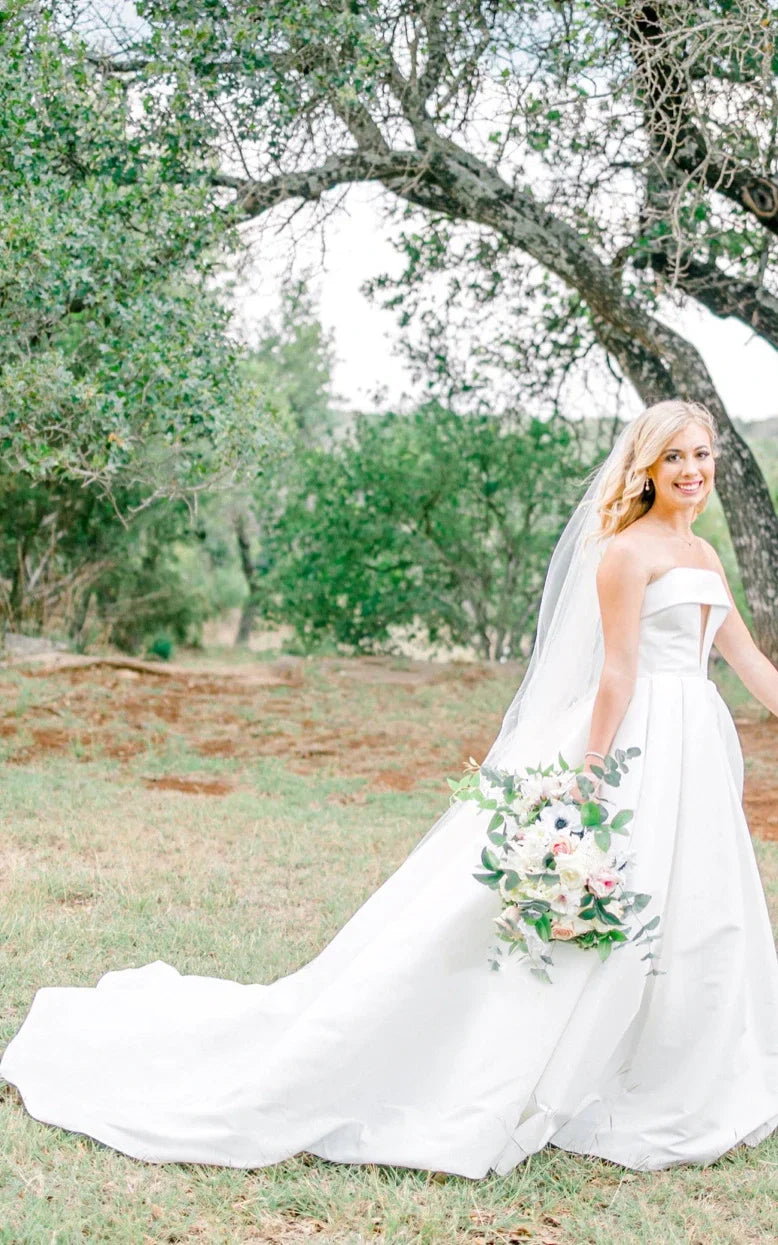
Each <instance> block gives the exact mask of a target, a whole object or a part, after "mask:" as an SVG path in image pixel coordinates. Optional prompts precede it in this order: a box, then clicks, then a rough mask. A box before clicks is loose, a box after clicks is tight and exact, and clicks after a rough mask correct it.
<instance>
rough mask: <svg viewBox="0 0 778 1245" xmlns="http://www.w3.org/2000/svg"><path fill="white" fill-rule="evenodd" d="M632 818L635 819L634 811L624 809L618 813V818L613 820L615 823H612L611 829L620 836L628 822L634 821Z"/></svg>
mask: <svg viewBox="0 0 778 1245" xmlns="http://www.w3.org/2000/svg"><path fill="white" fill-rule="evenodd" d="M632 817H633V813H632V809H631V808H623V809H622V810H621V812H620V813H617V814H616V816H615V817H614V818H613V821H612V822H611V823H610V829H611V830H615V831H616V833H617V834H618V832H619V830H621V828H622V826H626V824H627V822H628V821H631V820H632Z"/></svg>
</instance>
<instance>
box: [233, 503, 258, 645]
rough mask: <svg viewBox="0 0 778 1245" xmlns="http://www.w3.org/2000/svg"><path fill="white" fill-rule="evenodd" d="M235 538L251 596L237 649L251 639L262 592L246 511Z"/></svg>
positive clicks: (238, 518) (243, 614)
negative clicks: (252, 550)
mask: <svg viewBox="0 0 778 1245" xmlns="http://www.w3.org/2000/svg"><path fill="white" fill-rule="evenodd" d="M234 527H235V537H236V539H237V542H238V553H239V555H240V565H241V569H242V570H243V574H244V577H245V580H246V583H247V585H248V590H249V594H248V596H247V597H246V600H245V601H244V603H243V609H242V610H241V614H240V622H239V623H238V631H237V635H236V636H235V647H236V648H237V647H238V646H240V645H247V644H248V642H249V640H250V639H251V632H252V630H253V628H254V623H255V622H256V619H257V615H258V613H259V606H260V590H259V581H260V576H261V570H260V568H259V567H258V566H257V563H256V562H255V561H254V558H253V557H252V554H251V540H250V539H249V532H248V515H247V514H246V511H245V510H240V511H239V512H238V514H237V515H236V516H235V520H234Z"/></svg>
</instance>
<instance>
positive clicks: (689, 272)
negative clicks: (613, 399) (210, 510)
mask: <svg viewBox="0 0 778 1245" xmlns="http://www.w3.org/2000/svg"><path fill="white" fill-rule="evenodd" d="M139 11H140V12H141V14H142V17H143V19H144V21H145V22H146V23H147V27H146V31H145V32H144V33H143V36H142V37H140V38H135V39H134V41H133V40H127V39H125V41H124V44H123V46H122V49H121V51H119V52H116V53H111V54H104V55H97V54H96V55H95V58H94V59H95V60H96V62H97V63H98V64H99V66H100V67H101V69H102V71H103V72H104V73H105V75H106V77H117V76H118V77H119V78H120V79H121V80H122V81H124V82H130V83H132V84H133V89H134V90H136V91H137V92H138V95H139V98H142V99H143V101H144V111H143V115H142V117H141V119H140V122H139V133H142V134H143V136H144V141H145V142H146V143H147V144H151V143H157V144H159V145H162V146H164V147H165V150H166V151H167V152H168V156H167V159H168V161H169V164H168V172H169V173H170V175H171V177H174V178H178V179H179V181H180V182H182V183H183V182H184V181H185V180H186V178H187V176H189V177H191V176H192V171H193V170H198V171H199V172H200V173H202V171H203V168H207V169H208V170H209V176H210V180H211V184H212V187H213V195H214V203H215V204H217V205H218V207H219V208H220V209H221V208H223V207H224V206H225V205H226V204H228V203H229V204H231V205H232V207H233V209H234V210H235V211H237V212H239V213H241V214H242V215H243V217H244V218H255V217H258V216H261V215H262V214H264V213H266V212H268V211H269V210H271V209H276V210H277V211H278V212H281V213H282V214H283V212H286V211H290V212H291V211H293V210H296V209H297V207H298V206H299V200H301V199H302V200H308V201H314V202H318V201H320V200H322V197H323V196H326V195H327V192H329V191H332V190H334V189H336V188H338V187H343V186H346V185H348V184H349V183H353V182H355V181H365V180H372V181H377V182H380V183H381V184H382V185H383V186H384V187H385V188H386V190H387V191H389V192H391V194H392V195H393V196H395V197H396V199H397V201H398V202H402V203H405V204H408V205H411V206H412V207H414V208H420V209H422V218H421V219H422V225H421V232H422V233H424V234H425V235H426V233H427V231H429V230H434V229H437V228H439V225H440V222H441V221H446V222H466V223H467V225H468V226H473V227H475V228H477V229H479V230H481V231H482V232H483V234H484V236H486V237H487V238H489V239H492V240H497V242H498V243H499V248H492V249H493V253H494V254H495V258H496V260H497V261H498V262H499V263H503V262H505V256H506V255H507V257H508V262H509V263H510V264H511V265H512V266H513V269H514V271H519V270H520V271H521V273H522V274H523V275H524V277H525V279H526V280H529V281H535V283H536V285H537V281H538V278H537V274H538V273H540V274H541V280H542V283H543V288H542V289H541V294H542V302H543V303H548V304H549V305H550V308H551V311H550V312H549V314H547V315H545V316H544V315H541V316H539V317H538V318H537V320H536V328H537V332H538V333H543V334H545V335H549V334H550V339H551V341H552V342H553V343H554V344H555V350H553V351H552V352H551V353H552V354H554V355H556V356H557V357H558V359H559V361H560V363H561V364H562V365H564V364H565V362H566V361H568V360H569V357H570V355H569V352H570V351H571V350H572V351H574V352H575V351H580V350H581V349H583V348H584V347H585V345H586V344H587V343H591V344H595V345H596V348H597V349H598V350H602V351H604V352H605V354H606V356H607V358H608V359H609V361H610V364H611V366H612V367H613V368H614V369H615V370H616V371H617V372H618V374H620V375H621V376H623V377H625V378H627V379H628V380H629V381H630V382H631V383H632V384H633V385H634V386H635V388H636V390H637V391H638V393H639V395H640V396H641V398H642V399H643V400H644V401H646V402H649V401H653V400H656V399H658V398H663V397H670V396H682V397H683V396H686V397H690V398H695V399H697V400H701V401H704V402H706V403H707V405H708V406H709V407H710V408H711V410H712V411H713V413H714V415H715V417H716V419H717V422H718V425H719V429H720V433H721V439H722V443H723V455H722V458H721V460H720V462H719V465H718V488H719V492H720V495H721V498H722V502H723V505H724V508H725V511H726V514H727V519H728V522H729V526H730V530H731V533H732V538H733V543H734V546H735V549H736V552H737V556H738V560H739V563H740V566H741V570H742V573H743V579H744V584H745V587H746V592H747V595H748V599H749V602H750V604H751V608H752V613H753V618H754V624H755V628H756V630H757V633H758V635H759V638H760V640H761V642H762V643H763V645H764V646H765V647H766V648H767V649H768V651H773V652H775V651H778V624H777V623H776V619H777V618H778V571H776V568H777V567H778V518H777V517H776V514H775V510H774V508H773V505H772V503H771V500H770V497H769V492H768V490H767V487H766V485H765V482H764V479H763V477H762V475H761V473H760V471H759V469H758V467H757V466H756V463H755V462H754V460H753V457H752V455H751V454H750V453H749V451H748V448H747V446H746V445H745V443H744V442H743V440H742V438H740V437H739V436H738V434H737V432H736V431H735V429H734V427H733V425H732V423H731V421H730V419H729V418H728V414H727V411H726V410H725V407H724V404H723V402H722V401H721V399H720V397H719V395H718V393H717V392H716V389H715V386H714V385H713V382H712V380H711V378H710V375H709V374H708V371H707V369H706V368H705V366H704V364H703V361H702V359H701V357H700V355H699V353H698V352H697V350H696V349H695V348H694V347H693V346H692V344H691V343H690V342H689V341H688V340H686V339H685V338H684V337H683V336H682V335H681V334H680V333H679V332H677V331H675V330H673V329H671V328H670V327H669V326H668V324H667V323H666V320H665V318H664V317H663V315H662V309H663V302H662V300H663V299H667V298H669V299H671V300H672V299H676V300H677V299H681V298H693V299H696V300H697V301H699V302H700V303H702V304H703V305H705V306H706V307H707V308H708V309H709V310H711V311H713V312H714V313H715V314H717V315H735V316H738V317H740V318H741V319H742V320H743V321H744V322H746V323H748V324H749V326H751V327H752V328H753V329H754V331H755V332H757V333H759V334H761V335H762V336H764V337H765V338H766V339H767V340H768V341H770V342H771V343H772V344H774V345H775V344H777V343H778V337H777V336H776V326H777V325H778V317H777V316H776V311H777V310H778V301H777V300H778V291H777V290H776V284H775V281H776V279H775V274H774V271H773V269H772V267H771V264H770V255H771V248H772V246H773V239H774V237H775V233H776V227H777V225H778V182H776V180H775V177H774V174H773V168H774V164H775V131H776V125H775V122H776V117H777V116H778V105H777V103H776V100H777V98H778V97H777V96H776V89H775V71H776V53H775V25H776V15H775V13H774V12H773V11H772V9H771V8H770V7H768V6H766V5H765V4H763V3H762V2H761V0H743V2H742V3H740V4H737V5H734V4H732V3H731V2H730V0H704V2H703V0H694V2H693V3H685V2H684V3H680V0H678V2H674V0H670V2H669V3H667V4H664V5H661V6H658V5H657V6H653V5H648V4H644V3H640V2H639V0H603V2H597V0H527V2H526V3H523V4H521V5H515V4H513V3H507V2H504V0H464V2H462V0H456V2H454V0H337V2H333V3H323V4H317V5H315V6H312V5H309V4H308V3H306V2H305V0H283V2H281V0H275V2H271V3H268V4H264V5H262V6H261V7H256V8H250V9H248V10H247V9H246V8H245V7H244V6H240V5H235V4H231V3H227V2H221V3H214V4H211V5H208V6H205V7H204V6H198V5H195V4H192V3H189V2H188V0H184V2H182V0H160V2H156V0H150V2H148V3H144V4H143V5H142V6H139ZM182 118H185V119H186V120H185V124H184V123H183V122H182V120H181V119H182ZM285 205H286V206H285ZM441 236H442V237H443V239H444V243H445V231H443V233H442V235H441ZM498 250H500V251H502V252H503V253H504V254H502V255H500V254H497V251H498ZM571 324H572V325H573V330H572V331H571V327H570V326H571ZM552 362H553V360H552Z"/></svg>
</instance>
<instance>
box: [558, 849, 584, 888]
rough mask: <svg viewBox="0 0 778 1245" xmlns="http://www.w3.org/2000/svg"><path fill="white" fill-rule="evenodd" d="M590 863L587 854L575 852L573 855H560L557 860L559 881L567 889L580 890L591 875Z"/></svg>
mask: <svg viewBox="0 0 778 1245" xmlns="http://www.w3.org/2000/svg"><path fill="white" fill-rule="evenodd" d="M589 869H590V863H589V861H588V860H587V858H586V854H585V853H584V852H581V851H577V852H573V854H572V856H560V858H559V860H558V861H557V872H558V874H559V881H560V882H561V883H562V885H563V886H564V888H565V889H566V890H571V891H579V890H581V889H582V888H583V886H584V884H585V882H586V879H587V878H588V876H589Z"/></svg>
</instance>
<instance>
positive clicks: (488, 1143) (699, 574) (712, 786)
mask: <svg viewBox="0 0 778 1245" xmlns="http://www.w3.org/2000/svg"><path fill="white" fill-rule="evenodd" d="M728 609H729V603H728V599H727V595H726V592H725V590H724V585H723V583H722V581H721V579H720V577H719V576H718V575H717V574H716V573H715V572H713V571H709V570H697V569H689V568H685V567H676V568H674V569H673V570H671V571H668V572H667V573H666V574H664V575H662V576H660V577H659V578H658V579H656V580H655V581H653V582H652V583H651V584H649V586H648V588H647V589H646V594H645V599H644V603H643V608H642V619H641V633H640V664H639V674H638V678H637V683H636V687H635V692H634V696H633V698H632V700H631V703H630V705H629V708H628V710H627V713H626V716H625V718H624V720H623V722H622V724H621V726H620V728H619V730H618V734H617V737H616V739H615V740H614V744H613V750H615V748H617V747H623V748H627V747H629V746H631V745H637V746H638V747H639V748H640V749H641V755H640V757H639V758H638V759H637V760H636V761H635V762H633V763H632V767H631V769H630V772H629V775H628V776H627V778H626V779H625V780H624V782H623V784H622V787H621V788H620V789H619V790H618V792H617V793H616V798H617V801H618V803H619V805H621V806H625V807H632V808H634V809H635V817H634V819H633V822H632V823H631V825H632V834H631V840H632V847H633V849H634V851H635V852H636V854H637V860H636V866H635V873H634V875H633V883H634V886H635V889H638V890H641V891H648V892H650V893H651V894H652V896H653V902H652V905H651V906H650V907H649V908H648V909H647V910H646V913H645V919H648V917H649V916H650V915H651V914H652V913H654V912H658V913H660V914H661V918H662V919H661V924H660V927H659V930H660V932H661V935H662V937H661V941H660V942H659V943H657V944H655V945H656V947H657V949H658V951H659V958H658V962H657V967H658V968H659V969H660V970H661V975H656V976H647V975H646V964H645V963H644V962H642V961H641V956H642V955H643V952H644V948H638V947H637V946H635V945H633V944H626V945H625V946H624V947H623V948H621V949H619V950H618V951H617V952H615V953H614V954H613V955H612V956H611V958H610V959H609V960H608V961H606V962H605V963H601V962H600V960H599V958H598V957H597V955H596V954H595V953H593V952H589V951H583V950H581V949H579V948H577V947H574V946H570V945H566V944H560V943H557V944H555V952H554V958H555V968H554V970H553V977H554V981H553V984H551V985H548V984H545V983H543V982H540V981H538V980H536V979H535V978H534V977H532V976H531V975H530V973H529V971H528V969H527V967H526V965H525V964H523V963H521V962H519V961H517V960H514V959H511V960H510V961H508V962H507V963H506V964H505V965H504V967H502V968H501V969H500V971H498V972H492V971H489V969H488V966H487V951H488V948H489V946H490V944H491V942H492V932H493V931H492V917H493V916H494V915H495V913H496V911H497V907H498V900H497V898H496V896H495V894H494V893H493V892H492V891H489V890H487V889H486V888H485V887H483V886H481V885H479V884H478V883H477V882H475V881H474V880H473V877H472V871H473V869H474V868H477V867H478V856H479V853H480V849H481V845H482V842H483V830H484V826H483V817H484V814H483V813H481V812H479V811H478V810H477V809H475V808H474V806H472V805H460V806H458V807H457V808H456V809H455V810H452V812H451V813H450V814H447V815H446V818H445V819H444V824H443V825H442V827H441V829H440V830H439V832H434V833H432V834H431V835H430V836H428V837H427V838H426V839H424V840H422V842H421V844H420V845H419V846H418V847H417V848H416V849H415V850H414V851H413V852H412V853H411V855H410V856H409V857H408V859H407V860H406V861H405V863H404V864H403V865H402V866H401V867H400V868H399V869H398V870H397V872H396V873H395V874H394V875H393V876H392V877H391V878H390V879H389V880H388V881H387V882H386V883H385V884H384V885H383V886H382V887H381V888H380V889H379V890H378V891H377V892H376V893H375V894H374V895H373V896H372V897H371V898H370V899H369V900H368V901H367V903H365V904H364V906H363V907H362V908H361V909H360V910H359V911H358V912H357V913H356V914H355V915H354V916H353V917H352V918H351V920H350V921H349V922H348V923H347V924H346V925H345V926H344V927H343V929H342V930H341V931H340V932H339V933H338V934H337V936H336V937H335V938H334V939H333V941H332V942H331V943H330V944H329V946H327V947H326V948H325V949H324V951H322V952H321V954H320V955H318V956H317V957H316V958H315V959H314V960H312V961H311V962H310V963H309V964H308V965H306V966H305V967H304V968H302V969H300V970H299V971H298V972H295V973H292V974H291V975H290V976H288V977H285V978H282V979H280V980H278V981H276V982H274V983H273V984H272V985H239V984H237V983H235V982H230V981H222V980H218V979H216V978H210V977H197V976H189V977H182V976H180V975H179V974H178V973H177V972H176V970H175V969H174V968H172V967H170V966H169V965H166V964H163V963H159V962H158V963H154V964H149V965H147V966H145V967H143V968H139V969H128V970H126V971H122V972H112V973H108V974H107V975H106V976H104V977H103V978H102V980H101V981H100V982H99V984H98V985H97V987H96V988H94V989H84V988H77V989H73V988H62V987H56V988H46V989H41V990H40V991H39V992H38V994H37V996H36V998H35V1000H34V1002H33V1005H32V1009H31V1011H30V1014H29V1016H28V1018H27V1019H26V1021H25V1022H24V1024H23V1026H22V1028H21V1030H20V1032H19V1033H18V1035H17V1036H16V1037H15V1038H14V1040H13V1041H12V1042H11V1044H10V1045H9V1047H8V1049H7V1051H6V1053H5V1057H4V1059H3V1061H2V1065H0V1072H1V1073H2V1075H3V1076H4V1077H5V1078H6V1080H8V1081H10V1082H11V1083H12V1084H14V1085H16V1086H17V1087H18V1088H19V1090H20V1091H21V1093H22V1095H23V1097H24V1101H25V1104H26V1106H27V1109H28V1111H29V1112H30V1113H31V1114H32V1115H33V1116H35V1117H36V1118H37V1119H39V1120H43V1121H46V1122H48V1123H50V1124H57V1125H60V1126H61V1127H64V1128H67V1129H72V1130H75V1131H77V1132H81V1133H86V1134H88V1135H89V1136H91V1137H95V1138H98V1139H99V1140H100V1141H102V1142H105V1143H106V1144H108V1145H110V1146H113V1147H114V1148H116V1149H117V1150H120V1151H123V1152H124V1153H126V1154H129V1155H133V1156H135V1157H136V1158H139V1159H145V1160H150V1161H153V1162H163V1161H168V1160H173V1161H175V1160H180V1161H188V1162H198V1163H213V1164H221V1165H227V1166H236V1167H259V1166H263V1165H265V1164H269V1163H275V1162H277V1161H278V1160H281V1159H284V1158H286V1157H287V1156H289V1155H292V1154H296V1153H297V1152H299V1151H308V1152H311V1153H313V1154H317V1155H320V1156H322V1157H323V1158H325V1159H331V1160H336V1161H339V1162H354V1163H367V1162H370V1163H386V1164H396V1165H399V1166H403V1167H417V1168H426V1169H432V1170H442V1171H446V1172H454V1173H459V1174H461V1175H463V1176H468V1177H482V1176H484V1175H485V1174H486V1173H487V1172H489V1171H490V1170H494V1171H496V1172H498V1173H506V1172H508V1171H510V1170H511V1169H512V1168H513V1167H514V1166H515V1165H516V1164H517V1163H519V1162H521V1160H522V1159H524V1158H525V1157H526V1156H527V1155H529V1154H531V1153H533V1152H534V1151H537V1150H539V1149H540V1148H541V1147H543V1146H545V1145H546V1143H548V1142H551V1143H553V1144H554V1145H556V1146H561V1147H563V1148H565V1149H566V1150H571V1151H576V1152H580V1153H583V1154H590V1155H599V1156H602V1157H603V1158H606V1159H611V1160H613V1161H614V1162H616V1163H619V1164H623V1165H624V1166H626V1167H631V1168H637V1169H653V1168H661V1167H666V1166H669V1165H671V1164H674V1163H680V1162H687V1161H692V1162H698V1163H703V1162H709V1161H711V1160H713V1159H715V1158H717V1157H718V1156H719V1155H720V1154H722V1153H723V1152H724V1151H726V1150H728V1149H729V1148H730V1147H732V1146H734V1145H736V1144H737V1143H738V1142H741V1141H747V1142H749V1143H752V1144H754V1143H756V1142H757V1141H759V1140H761V1139H762V1138H763V1137H765V1136H766V1135H767V1134H768V1133H769V1132H771V1131H772V1129H773V1128H775V1127H776V1125H778V961H777V960H776V952H775V945H774V942H773V937H772V933H771V929H770V923H769V919H768V914H767V908H766V904H765V899H764V894H763V891H762V887H761V883H760V879H759V875H758V872H757V867H756V862H755V858H754V853H753V850H752V846H751V842H750V839H749V833H748V828H747V826H746V822H745V819H744V816H743V812H742V808H741V800H740V797H741V784H742V756H741V752H740V746H739V742H738V739H737V735H736V733H735V728H734V725H733V722H732V719H731V717H730V715H729V712H728V710H727V709H726V707H725V705H724V703H723V701H722V700H721V698H720V696H719V694H718V692H717V691H716V688H715V686H714V685H713V683H712V682H710V681H709V680H708V679H707V677H706V674H707V662H708V655H709V652H710V647H711V643H712V641H713V638H714V635H715V632H716V630H717V628H718V626H719V625H720V624H721V622H722V621H723V619H724V617H725V616H726V613H727V611H728ZM591 708H592V704H591V699H588V698H587V699H586V700H585V701H582V702H579V703H578V704H576V705H573V707H572V708H571V709H570V710H569V712H568V713H567V714H566V716H565V717H564V719H563V720H557V721H556V722H549V723H548V724H547V734H546V738H545V739H542V738H540V737H539V735H538V733H537V731H536V730H535V731H534V732H533V737H532V739H531V740H529V739H528V740H525V741H524V742H522V741H521V739H518V740H517V741H516V744H515V752H514V756H513V761H515V764H516V766H517V767H521V766H523V765H524V764H537V763H538V762H539V761H540V760H541V759H542V758H543V759H548V760H553V759H555V758H556V755H557V753H558V751H559V750H560V749H561V750H562V752H563V754H564V755H565V756H566V758H567V759H568V761H569V762H570V763H571V764H579V763H580V762H581V760H582V756H583V749H584V748H585V746H586V742H587V731H588V726H589V719H590V715H591ZM544 750H545V751H544Z"/></svg>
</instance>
